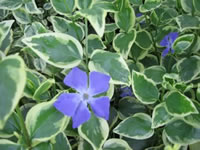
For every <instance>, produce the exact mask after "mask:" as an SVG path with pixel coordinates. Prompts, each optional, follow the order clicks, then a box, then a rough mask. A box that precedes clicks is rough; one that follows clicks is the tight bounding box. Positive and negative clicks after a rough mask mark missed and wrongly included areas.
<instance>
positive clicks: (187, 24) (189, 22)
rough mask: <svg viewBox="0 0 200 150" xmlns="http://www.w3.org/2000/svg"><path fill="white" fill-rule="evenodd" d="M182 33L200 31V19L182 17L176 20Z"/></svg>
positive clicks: (188, 16)
mask: <svg viewBox="0 0 200 150" xmlns="http://www.w3.org/2000/svg"><path fill="white" fill-rule="evenodd" d="M176 22H177V24H178V26H179V28H180V32H182V31H184V30H187V29H199V18H198V17H197V16H190V15H185V14H184V15H180V16H178V17H177V18H176Z"/></svg>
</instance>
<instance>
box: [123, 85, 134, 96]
mask: <svg viewBox="0 0 200 150" xmlns="http://www.w3.org/2000/svg"><path fill="white" fill-rule="evenodd" d="M120 90H121V94H120V97H126V96H133V92H132V89H131V87H128V86H125V87H121V88H120Z"/></svg>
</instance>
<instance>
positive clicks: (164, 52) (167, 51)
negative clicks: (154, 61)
mask: <svg viewBox="0 0 200 150" xmlns="http://www.w3.org/2000/svg"><path fill="white" fill-rule="evenodd" d="M169 50H170V48H169V47H167V48H166V49H165V50H164V51H163V52H162V57H165V56H166V55H167V54H168V53H169Z"/></svg>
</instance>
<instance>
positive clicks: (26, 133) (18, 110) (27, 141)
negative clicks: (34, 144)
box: [16, 105, 31, 150]
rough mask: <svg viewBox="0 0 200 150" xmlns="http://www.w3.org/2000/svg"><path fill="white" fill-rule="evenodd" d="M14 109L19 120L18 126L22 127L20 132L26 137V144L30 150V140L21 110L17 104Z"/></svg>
mask: <svg viewBox="0 0 200 150" xmlns="http://www.w3.org/2000/svg"><path fill="white" fill-rule="evenodd" d="M16 111H17V114H18V116H19V121H20V126H21V129H22V133H23V134H24V137H25V139H26V144H27V145H28V147H29V148H30V149H29V150H31V140H30V137H29V135H28V131H27V129H26V125H25V122H24V118H23V115H22V112H21V110H20V108H19V106H18V105H17V107H16Z"/></svg>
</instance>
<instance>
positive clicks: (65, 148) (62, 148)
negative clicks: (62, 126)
mask: <svg viewBox="0 0 200 150" xmlns="http://www.w3.org/2000/svg"><path fill="white" fill-rule="evenodd" d="M71 149H72V148H71V145H70V143H69V141H68V139H67V137H66V135H65V134H64V133H63V132H61V133H59V134H58V135H57V136H56V137H55V143H54V144H53V150H71Z"/></svg>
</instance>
